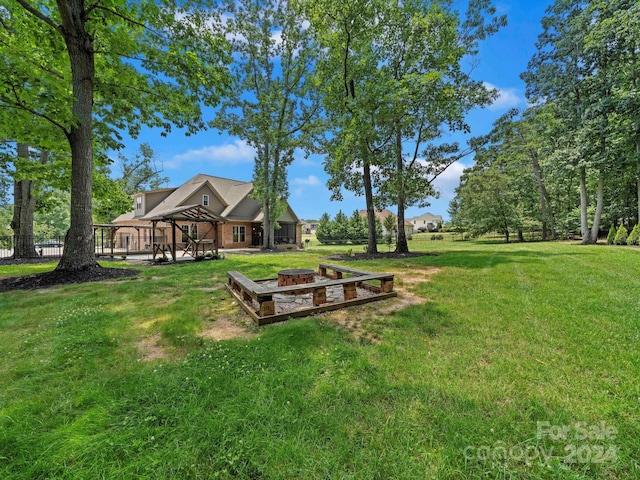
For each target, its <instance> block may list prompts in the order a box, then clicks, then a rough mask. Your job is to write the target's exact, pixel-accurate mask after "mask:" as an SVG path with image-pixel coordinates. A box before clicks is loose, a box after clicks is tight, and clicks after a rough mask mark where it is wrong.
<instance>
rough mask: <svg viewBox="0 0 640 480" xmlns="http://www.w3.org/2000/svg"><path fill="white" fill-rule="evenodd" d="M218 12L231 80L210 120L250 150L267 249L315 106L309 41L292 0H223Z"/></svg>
mask: <svg viewBox="0 0 640 480" xmlns="http://www.w3.org/2000/svg"><path fill="white" fill-rule="evenodd" d="M225 18H226V19H227V20H226V29H227V35H228V37H229V38H230V41H231V44H232V47H233V52H234V60H235V62H234V66H233V69H232V70H233V74H234V79H235V82H236V87H235V88H234V89H233V91H232V93H231V95H230V96H229V98H228V99H227V100H226V101H225V102H224V103H223V105H222V108H221V110H220V112H219V114H218V115H217V117H216V119H215V120H214V121H213V122H212V125H213V126H215V127H217V128H219V129H221V130H227V131H228V132H229V133H231V134H232V135H236V136H238V137H240V138H243V139H245V140H246V141H247V143H248V144H249V145H251V146H252V147H253V148H254V149H255V151H256V156H255V164H254V173H253V193H252V196H253V198H255V199H257V200H258V201H259V202H260V203H261V204H262V211H263V236H262V238H263V245H262V246H263V248H265V249H272V248H274V247H275V245H274V241H275V235H274V231H275V228H276V225H277V220H278V218H279V217H280V215H282V213H283V212H284V211H285V208H286V199H287V197H288V195H289V188H288V182H287V168H288V167H289V165H290V164H291V163H292V162H293V159H294V153H295V151H296V149H299V148H302V149H305V150H309V149H310V145H311V143H310V139H311V137H310V135H311V132H312V126H313V122H314V119H315V117H316V114H317V110H318V109H317V105H316V102H315V101H314V99H313V90H312V85H311V82H310V73H311V70H312V68H313V65H314V63H315V55H316V53H317V49H316V48H315V47H314V46H313V44H312V38H311V36H310V35H309V32H308V30H307V28H306V24H305V22H304V20H303V18H302V16H301V15H300V12H299V11H298V10H297V8H296V7H295V4H294V3H293V2H290V1H287V0H267V1H258V0H241V1H238V2H227V3H226V4H225Z"/></svg>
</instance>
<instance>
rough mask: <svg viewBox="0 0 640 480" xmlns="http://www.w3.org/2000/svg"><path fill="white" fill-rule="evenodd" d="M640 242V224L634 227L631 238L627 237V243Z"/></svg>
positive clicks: (636, 243)
mask: <svg viewBox="0 0 640 480" xmlns="http://www.w3.org/2000/svg"><path fill="white" fill-rule="evenodd" d="M638 244H640V224H638V225H636V226H635V227H633V230H631V233H630V234H629V238H627V245H638Z"/></svg>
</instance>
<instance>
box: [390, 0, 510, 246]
mask: <svg viewBox="0 0 640 480" xmlns="http://www.w3.org/2000/svg"><path fill="white" fill-rule="evenodd" d="M494 15H495V8H493V7H491V5H490V3H489V1H485V0H479V1H471V2H469V8H468V11H467V13H466V16H465V18H464V19H463V20H462V21H460V18H459V17H458V14H457V12H454V11H451V10H450V9H449V7H448V5H447V4H446V3H445V2H442V3H439V2H425V1H423V0H414V1H409V2H402V3H401V4H398V6H397V7H396V8H389V10H388V11H387V13H386V15H385V20H384V27H383V32H382V36H381V38H380V40H379V44H380V47H379V48H378V49H377V55H378V57H379V59H380V60H379V63H380V64H381V65H383V66H382V67H381V68H380V73H381V78H380V82H386V83H387V86H386V88H385V89H384V90H385V91H387V92H389V94H388V101H386V102H385V103H386V104H387V105H389V107H390V108H389V111H388V112H387V114H388V115H389V120H388V121H387V122H385V124H386V125H390V126H392V132H390V134H391V136H392V137H393V138H394V141H393V142H392V144H393V146H392V147H391V150H392V153H391V155H390V156H391V157H392V159H393V161H391V162H389V164H388V165H387V167H388V170H387V171H386V172H385V171H384V167H383V169H382V171H381V177H382V183H381V185H380V188H379V191H380V196H381V197H382V198H385V199H386V201H385V202H384V204H385V205H390V204H396V205H397V207H398V223H399V224H400V225H402V224H404V212H405V208H406V207H409V206H412V205H420V206H425V205H428V202H427V200H426V199H427V198H428V197H430V196H435V195H436V194H437V193H436V191H435V189H434V187H433V182H434V180H435V179H436V178H437V177H438V176H439V175H440V174H442V173H443V172H444V171H445V170H446V169H447V168H448V167H449V165H451V164H452V163H454V162H455V161H457V160H459V159H460V158H461V157H463V156H465V155H467V154H468V153H470V151H469V150H467V151H466V152H460V151H459V149H458V145H457V144H451V145H450V144H440V145H435V144H434V143H433V142H434V141H435V140H436V139H438V138H439V137H440V136H441V135H442V133H443V131H444V130H449V131H455V130H462V131H464V132H468V131H469V127H468V125H467V124H466V122H465V120H464V116H465V115H466V113H467V112H468V111H469V110H470V109H471V108H473V107H476V106H482V105H486V104H488V103H489V102H490V101H491V100H492V99H493V98H495V92H492V91H489V90H488V89H487V88H486V87H485V86H484V84H483V83H482V82H479V81H474V80H473V79H471V77H470V75H469V73H467V72H465V71H464V70H463V59H464V58H469V57H472V56H473V55H474V54H475V53H477V48H478V43H479V41H480V40H483V39H484V38H486V37H487V35H490V34H492V33H494V32H495V31H497V30H498V29H499V28H500V27H501V26H502V25H504V24H505V23H506V18H505V17H503V16H498V17H494ZM405 146H406V147H405ZM408 251H409V248H408V244H407V238H406V234H405V231H404V229H399V231H398V239H397V245H396V252H398V253H407V252H408Z"/></svg>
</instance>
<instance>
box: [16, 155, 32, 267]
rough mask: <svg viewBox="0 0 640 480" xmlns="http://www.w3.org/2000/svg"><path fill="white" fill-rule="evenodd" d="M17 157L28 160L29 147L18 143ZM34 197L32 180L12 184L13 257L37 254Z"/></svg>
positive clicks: (28, 256) (29, 256)
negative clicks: (34, 233) (34, 236)
mask: <svg viewBox="0 0 640 480" xmlns="http://www.w3.org/2000/svg"><path fill="white" fill-rule="evenodd" d="M18 157H20V158H23V159H25V160H27V161H29V147H28V145H25V144H23V143H18ZM35 210H36V198H35V197H34V196H33V181H32V180H27V179H25V180H18V181H14V184H13V219H12V220H11V228H12V229H13V238H14V247H13V258H33V257H37V256H38V254H37V252H36V250H35V247H34V246H33V242H34V239H33V216H34V213H35Z"/></svg>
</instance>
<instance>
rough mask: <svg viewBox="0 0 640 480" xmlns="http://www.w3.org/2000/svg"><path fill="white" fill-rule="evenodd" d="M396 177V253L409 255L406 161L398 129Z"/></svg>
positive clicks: (397, 128)
mask: <svg viewBox="0 0 640 480" xmlns="http://www.w3.org/2000/svg"><path fill="white" fill-rule="evenodd" d="M396 175H397V179H398V185H397V188H398V225H397V226H396V228H397V229H398V237H397V239H396V253H409V245H408V244H407V234H406V232H405V230H404V200H405V190H404V160H403V158H402V132H401V130H400V127H399V126H398V127H396Z"/></svg>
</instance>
